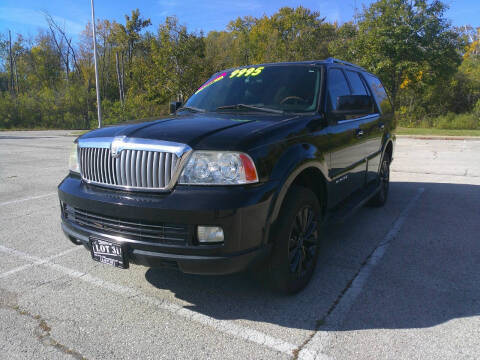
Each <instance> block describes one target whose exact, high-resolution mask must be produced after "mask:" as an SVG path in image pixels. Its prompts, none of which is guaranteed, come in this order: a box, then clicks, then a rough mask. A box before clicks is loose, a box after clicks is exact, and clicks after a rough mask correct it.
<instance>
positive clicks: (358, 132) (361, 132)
mask: <svg viewBox="0 0 480 360" xmlns="http://www.w3.org/2000/svg"><path fill="white" fill-rule="evenodd" d="M355 135H356V136H357V137H362V136H363V135H364V132H363V130H362V129H357V130H356V131H355Z"/></svg>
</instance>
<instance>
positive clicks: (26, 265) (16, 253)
mask: <svg viewBox="0 0 480 360" xmlns="http://www.w3.org/2000/svg"><path fill="white" fill-rule="evenodd" d="M7 249H8V248H4V247H3V246H1V245H0V251H4V250H5V251H4V252H6V250H7ZM79 249H83V247H82V246H76V247H74V248H70V249H68V250H65V251H62V252H60V253H58V254H55V255H51V256H49V257H47V258H45V259H39V260H35V259H36V258H33V257H32V258H31V259H30V260H29V261H33V262H31V263H29V264H25V265H22V266H19V267H16V268H14V269H11V270H8V271H6V272H4V273H1V274H0V279H3V278H6V277H7V276H10V275H13V274H15V273H17V272H19V271H23V270H26V269H29V268H31V267H34V266H38V265H42V264H45V263H46V262H49V261H51V260H53V259H56V258H59V257H62V256H64V255H67V254H70V253H72V252H74V251H77V250H79ZM8 250H10V249H8ZM10 255H16V256H20V257H23V255H26V254H24V253H21V252H18V251H16V250H12V251H11V252H10Z"/></svg>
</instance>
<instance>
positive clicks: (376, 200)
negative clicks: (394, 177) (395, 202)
mask: <svg viewBox="0 0 480 360" xmlns="http://www.w3.org/2000/svg"><path fill="white" fill-rule="evenodd" d="M378 181H379V183H380V184H379V190H378V192H377V194H376V195H375V196H374V197H373V198H372V199H371V200H370V201H369V202H368V205H370V206H377V207H380V206H383V205H385V203H386V202H387V198H388V190H389V188H390V155H389V154H388V153H386V154H385V155H384V156H383V159H382V165H381V166H380V170H379V172H378Z"/></svg>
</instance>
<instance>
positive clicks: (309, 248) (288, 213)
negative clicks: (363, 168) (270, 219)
mask: <svg viewBox="0 0 480 360" xmlns="http://www.w3.org/2000/svg"><path fill="white" fill-rule="evenodd" d="M321 215H322V211H321V207H320V204H319V202H318V200H317V196H316V195H315V194H314V193H313V192H312V191H311V190H309V189H307V188H304V187H297V186H295V187H293V188H292V189H291V190H290V191H289V193H288V194H287V197H286V199H285V202H284V203H283V205H282V209H281V212H280V215H279V217H278V219H277V222H276V224H277V225H276V227H275V228H274V230H273V236H274V238H273V239H274V244H273V250H272V255H271V258H270V262H269V264H268V272H269V278H270V280H271V281H272V283H273V285H274V286H275V288H276V289H278V290H280V291H281V292H283V293H287V294H294V293H297V292H299V291H300V290H302V289H303V288H304V287H305V286H306V285H307V284H308V282H309V281H310V279H311V277H312V274H313V272H314V270H315V266H316V264H317V258H318V251H319V241H320V228H321V227H320V221H321Z"/></svg>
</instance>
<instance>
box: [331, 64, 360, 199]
mask: <svg viewBox="0 0 480 360" xmlns="http://www.w3.org/2000/svg"><path fill="white" fill-rule="evenodd" d="M347 95H352V92H351V89H350V85H349V83H348V81H347V78H346V77H345V74H344V71H343V70H342V69H340V68H335V67H331V68H329V69H328V72H327V91H326V107H327V108H326V114H327V120H328V130H329V131H328V133H329V144H330V149H331V152H330V168H329V177H330V178H331V179H332V183H333V185H332V190H333V191H332V196H333V199H332V203H333V204H337V203H339V202H340V201H342V200H343V199H345V198H346V197H347V196H349V195H350V194H352V193H353V192H354V191H356V190H358V189H359V188H361V187H363V186H364V184H365V172H366V163H365V154H364V151H363V150H362V149H363V148H362V139H361V138H362V136H361V133H360V131H361V129H360V127H359V125H360V124H361V120H357V119H352V118H347V117H345V116H343V117H342V116H338V115H335V116H334V115H333V114H332V111H335V110H336V106H337V100H338V98H339V97H340V96H347Z"/></svg>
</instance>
